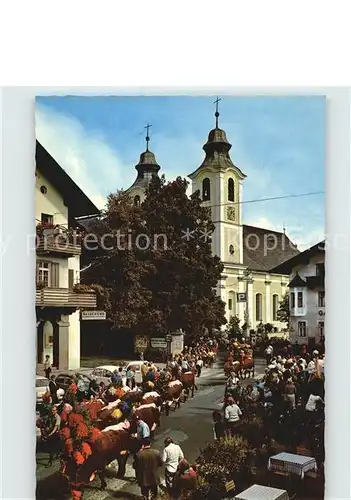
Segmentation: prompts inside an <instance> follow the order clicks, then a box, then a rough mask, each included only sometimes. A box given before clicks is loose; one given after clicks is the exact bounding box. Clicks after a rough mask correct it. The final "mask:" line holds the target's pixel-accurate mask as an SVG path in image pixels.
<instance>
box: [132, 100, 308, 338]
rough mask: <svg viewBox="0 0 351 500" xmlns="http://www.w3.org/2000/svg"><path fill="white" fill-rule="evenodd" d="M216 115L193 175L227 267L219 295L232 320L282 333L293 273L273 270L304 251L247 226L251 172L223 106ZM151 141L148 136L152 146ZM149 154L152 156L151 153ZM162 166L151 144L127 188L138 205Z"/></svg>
mask: <svg viewBox="0 0 351 500" xmlns="http://www.w3.org/2000/svg"><path fill="white" fill-rule="evenodd" d="M215 117H216V126H215V128H214V129H213V130H211V131H210V133H209V135H208V140H207V142H206V144H205V145H204V146H203V149H204V151H205V158H204V160H203V162H202V164H201V165H200V166H199V167H198V168H197V169H196V170H195V171H193V172H192V173H191V174H189V176H188V177H189V178H190V180H191V184H192V192H193V193H194V192H196V191H199V192H200V195H201V196H202V200H203V204H204V206H206V207H208V208H209V209H210V210H211V218H212V222H213V223H214V225H215V231H214V234H213V235H212V250H213V254H214V255H218V256H219V257H220V259H221V261H222V263H223V265H224V271H223V274H222V277H221V280H220V281H219V283H218V286H217V293H218V295H220V296H221V298H222V300H223V302H224V303H225V304H226V318H227V320H228V321H229V320H230V318H231V317H232V316H238V317H239V319H240V321H241V324H242V325H243V324H247V325H248V326H249V328H250V329H257V327H258V326H259V325H260V324H261V323H263V324H267V323H270V324H271V325H272V326H273V327H274V328H276V329H277V330H278V331H279V330H281V329H284V328H286V324H285V323H281V322H280V321H278V319H277V311H278V309H279V303H280V302H281V300H282V299H283V297H284V295H285V294H286V293H287V291H288V288H287V285H288V282H289V276H287V275H286V274H284V273H281V272H278V271H275V272H272V271H271V269H273V268H275V267H277V266H278V265H279V264H281V263H283V262H285V261H286V260H288V259H290V258H291V257H293V256H295V255H297V254H299V250H298V249H297V248H296V245H294V244H293V243H292V242H291V241H290V239H289V238H288V237H287V235H286V234H285V231H283V232H277V231H271V230H269V229H264V228H259V227H253V226H248V225H245V224H243V220H242V191H243V181H244V180H245V178H246V175H245V174H244V172H243V171H242V170H241V169H240V168H239V167H238V166H236V165H235V164H234V163H233V162H232V160H231V157H230V154H229V151H230V149H231V144H230V143H229V142H228V140H227V137H226V133H225V132H224V130H222V129H220V128H219V127H218V118H219V112H218V108H217V110H216V113H215ZM148 141H149V137H147V144H148ZM147 153H148V154H149V155H150V156H147V157H146V156H145V155H146V154H147ZM144 158H147V162H146V161H145V160H144ZM142 160H143V161H142ZM159 168H160V167H159V165H158V164H157V162H156V159H155V156H154V155H153V153H150V152H149V150H148V147H147V149H146V152H145V153H142V155H141V157H140V162H139V164H138V165H137V166H136V169H137V171H138V177H137V179H136V181H135V182H134V184H133V185H132V186H131V187H130V188H129V189H128V190H127V193H128V194H129V195H130V196H132V197H134V200H135V202H136V203H139V202H140V201H143V199H144V197H145V188H146V187H147V185H148V182H149V180H150V179H151V177H152V176H153V175H158V171H159ZM140 172H141V173H142V175H140ZM249 328H248V330H249Z"/></svg>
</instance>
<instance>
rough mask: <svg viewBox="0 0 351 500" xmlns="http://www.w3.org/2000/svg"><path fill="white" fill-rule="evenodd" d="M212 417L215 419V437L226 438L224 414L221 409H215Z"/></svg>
mask: <svg viewBox="0 0 351 500" xmlns="http://www.w3.org/2000/svg"><path fill="white" fill-rule="evenodd" d="M212 419H213V433H214V438H215V439H217V440H219V439H222V438H224V436H225V428H224V423H223V421H222V415H221V413H220V412H219V411H217V410H216V411H214V412H213V413H212Z"/></svg>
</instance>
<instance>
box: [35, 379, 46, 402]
mask: <svg viewBox="0 0 351 500" xmlns="http://www.w3.org/2000/svg"><path fill="white" fill-rule="evenodd" d="M35 390H36V392H37V402H39V403H40V402H41V401H42V400H43V396H44V394H45V393H46V392H50V391H49V379H47V378H46V377H42V376H41V375H37V376H36V379H35Z"/></svg>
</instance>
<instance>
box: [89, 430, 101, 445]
mask: <svg viewBox="0 0 351 500" xmlns="http://www.w3.org/2000/svg"><path fill="white" fill-rule="evenodd" d="M100 434H101V431H100V430H99V429H97V428H96V427H93V428H92V431H91V440H92V442H95V441H96V440H97V439H98V438H99V436H100Z"/></svg>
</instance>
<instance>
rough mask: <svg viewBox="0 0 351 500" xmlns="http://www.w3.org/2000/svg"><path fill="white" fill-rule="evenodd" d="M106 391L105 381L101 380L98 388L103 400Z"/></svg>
mask: <svg viewBox="0 0 351 500" xmlns="http://www.w3.org/2000/svg"><path fill="white" fill-rule="evenodd" d="M105 392H106V386H105V384H104V382H100V384H99V389H98V397H99V398H100V399H102V400H103V398H104V394H105Z"/></svg>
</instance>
